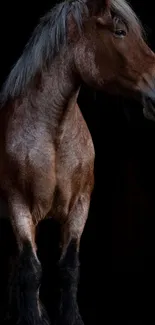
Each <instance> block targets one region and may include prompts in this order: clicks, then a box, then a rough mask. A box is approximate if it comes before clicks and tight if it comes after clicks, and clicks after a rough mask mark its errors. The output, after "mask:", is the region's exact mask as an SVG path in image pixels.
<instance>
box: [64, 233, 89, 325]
mask: <svg viewBox="0 0 155 325" xmlns="http://www.w3.org/2000/svg"><path fill="white" fill-rule="evenodd" d="M59 274H60V308H59V317H58V324H59V325H61V324H63V325H81V324H83V322H82V319H81V316H80V314H79V310H78V304H77V288H78V278H79V256H78V251H77V242H76V240H73V239H72V240H71V241H70V242H69V244H68V247H67V249H66V250H65V253H64V254H63V256H62V257H61V259H60V262H59Z"/></svg>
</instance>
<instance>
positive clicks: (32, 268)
mask: <svg viewBox="0 0 155 325" xmlns="http://www.w3.org/2000/svg"><path fill="white" fill-rule="evenodd" d="M40 280H41V265H40V263H39V261H38V259H37V258H36V256H35V254H34V252H33V250H32V246H31V243H30V242H25V243H24V245H23V249H22V251H21V252H20V255H19V257H18V258H17V260H16V263H15V265H14V270H13V272H12V278H11V283H10V284H9V293H10V294H9V319H10V321H11V323H12V322H13V324H21V325H41V324H46V323H47V322H46V319H43V311H42V307H41V306H40V303H39V297H38V295H39V285H40Z"/></svg>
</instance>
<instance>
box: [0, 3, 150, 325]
mask: <svg viewBox="0 0 155 325" xmlns="http://www.w3.org/2000/svg"><path fill="white" fill-rule="evenodd" d="M130 3H131V4H132V6H133V8H134V9H135V11H136V13H137V14H138V16H139V17H140V18H141V20H142V23H143V24H144V27H145V28H146V31H147V37H148V44H149V45H150V46H151V48H152V49H153V50H155V23H154V22H155V13H154V9H153V8H154V4H153V3H152V4H151V1H149V0H147V1H138V0H137V1H134V0H133V1H130ZM53 4H54V3H53V2H51V1H47V0H44V1H40V2H39V1H34V0H32V1H25V2H24V1H20V2H19V3H18V1H13V2H11V3H10V2H7V1H6V2H5V3H3V4H2V3H1V4H0V33H1V34H0V36H1V40H0V83H1V84H2V83H3V82H4V80H5V78H6V76H7V74H8V73H9V71H10V69H11V67H12V65H13V64H14V63H15V62H16V60H17V59H18V57H19V56H20V54H21V52H22V50H23V47H24V46H25V44H26V42H27V40H28V39H29V37H30V35H31V32H32V31H33V28H34V27H35V26H36V24H37V23H38V19H39V17H40V16H42V15H43V14H44V13H45V12H46V11H47V10H49V9H50V7H51V6H52V5H53ZM78 101H79V104H80V107H81V110H82V112H83V114H84V117H85V119H86V121H87V123H88V126H89V129H90V131H91V134H92V137H93V141H94V144H95V151H96V161H95V189H94V192H93V197H92V202H91V207H90V212H89V218H88V222H87V224H86V228H85V230H84V233H83V236H82V241H81V251H80V259H81V279H80V285H79V298H78V299H79V305H80V309H81V313H82V316H83V318H84V321H85V324H86V325H98V324H106V325H115V324H119V325H122V324H123V325H125V324H128V325H129V324H133V325H136V324H137V325H139V324H146V325H147V324H154V323H155V317H154V271H155V264H154V255H155V239H154V238H155V236H154V232H155V221H154V220H155V159H154V150H155V124H154V123H153V122H151V121H147V120H146V119H145V118H144V117H143V114H142V107H141V105H140V104H138V103H137V102H135V101H131V100H124V99H123V98H121V97H119V98H117V97H115V98H113V97H110V96H108V95H106V94H103V93H99V92H97V93H94V92H93V91H92V90H91V89H89V88H88V87H83V88H82V89H81V93H80V96H79V99H78ZM3 237H5V244H3V247H2V249H3V255H5V254H4V251H5V248H6V247H7V249H8V250H7V251H9V249H10V242H9V237H7V238H6V236H5V234H3ZM56 245H57V229H56V225H54V224H53V222H52V221H51V220H48V221H46V222H43V224H42V225H41V226H40V228H39V237H38V249H39V252H38V253H39V256H40V259H41V261H42V264H43V272H44V273H43V285H42V287H41V295H42V299H43V301H44V302H45V304H46V306H47V309H48V311H49V313H51V314H52V306H54V301H55V291H54V284H55V283H56V268H55V263H56V259H57V250H56V248H55V247H57V246H56ZM3 263H4V262H3ZM3 263H2V267H3V265H4V264H3ZM2 267H1V268H2ZM3 276H4V275H3ZM52 288H53V289H52Z"/></svg>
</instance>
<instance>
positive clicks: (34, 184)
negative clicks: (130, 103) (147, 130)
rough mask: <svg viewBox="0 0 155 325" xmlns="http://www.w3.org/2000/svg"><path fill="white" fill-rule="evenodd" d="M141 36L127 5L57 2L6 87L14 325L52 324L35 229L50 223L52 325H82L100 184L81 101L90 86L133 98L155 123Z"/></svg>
mask: <svg viewBox="0 0 155 325" xmlns="http://www.w3.org/2000/svg"><path fill="white" fill-rule="evenodd" d="M144 35H145V33H144V31H143V27H142V24H141V22H140V20H139V19H138V17H137V15H136V14H135V12H134V10H133V9H132V8H131V6H130V5H129V4H128V3H127V2H126V0H102V1H101V0H93V1H92V0H73V1H72V0H71V1H64V2H60V3H57V4H56V5H55V6H54V7H53V8H52V9H51V10H50V11H49V12H47V13H46V14H45V16H44V17H42V18H41V19H40V21H39V23H38V26H36V28H35V29H34V31H33V33H32V36H31V37H30V39H29V41H28V43H27V45H26V46H25V48H24V50H23V53H22V55H21V56H20V58H19V59H18V61H17V62H16V64H15V65H14V67H13V68H12V69H11V71H10V73H9V75H8V77H7V78H6V81H5V82H4V84H3V86H2V89H1V94H0V105H1V108H0V198H1V204H3V209H2V210H1V211H2V213H1V217H4V214H5V215H6V214H7V215H6V218H8V220H10V223H11V227H12V230H13V233H14V236H15V238H16V244H17V256H16V259H15V261H14V264H13V269H12V271H11V282H10V283H11V284H10V286H9V299H8V314H9V316H8V321H10V319H11V321H12V322H13V323H14V324H18V325H36V324H37V325H43V324H48V322H49V320H48V316H46V311H45V312H44V309H43V307H42V303H41V301H40V297H39V287H40V283H41V274H42V267H41V263H40V260H39V258H38V255H37V245H36V228H37V225H38V224H39V223H40V222H41V221H42V220H44V219H45V218H48V217H52V218H53V220H56V222H57V223H58V224H59V225H60V243H59V244H60V257H59V261H58V266H59V277H60V284H61V295H60V301H59V310H58V313H57V317H56V320H55V321H56V324H58V325H62V324H63V325H83V319H82V316H81V314H80V311H79V307H78V302H77V290H78V283H79V282H78V281H79V277H80V259H79V252H80V243H81V236H82V234H83V231H84V229H85V224H86V222H87V217H88V212H89V207H90V202H91V197H92V192H93V189H94V184H95V179H94V162H95V149H94V145H93V140H92V137H91V134H90V131H89V129H88V126H87V124H86V121H85V119H84V117H83V115H82V112H81V110H80V108H79V106H78V103H77V101H78V95H79V91H80V88H81V85H82V84H83V83H84V84H86V85H88V86H90V87H92V88H93V89H95V90H100V91H103V92H107V93H109V94H111V95H113V96H115V94H120V95H125V96H129V97H130V96H132V97H133V98H136V99H137V100H138V101H140V103H141V104H142V105H143V113H144V115H145V116H146V117H147V118H152V119H153V118H154V114H153V112H154V107H155V104H154V103H155V82H154V81H155V54H154V53H153V52H152V50H151V49H150V48H149V46H148V45H147V42H146V40H145V36H144ZM88 109H89V107H88ZM103 109H104V108H103ZM5 206H6V209H5Z"/></svg>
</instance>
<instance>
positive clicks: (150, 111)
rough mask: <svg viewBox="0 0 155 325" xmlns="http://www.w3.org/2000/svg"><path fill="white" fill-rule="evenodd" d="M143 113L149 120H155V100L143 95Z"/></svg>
mask: <svg viewBox="0 0 155 325" xmlns="http://www.w3.org/2000/svg"><path fill="white" fill-rule="evenodd" d="M143 114H144V116H145V117H146V118H147V119H148V120H151V121H155V100H152V99H151V98H150V97H143Z"/></svg>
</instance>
